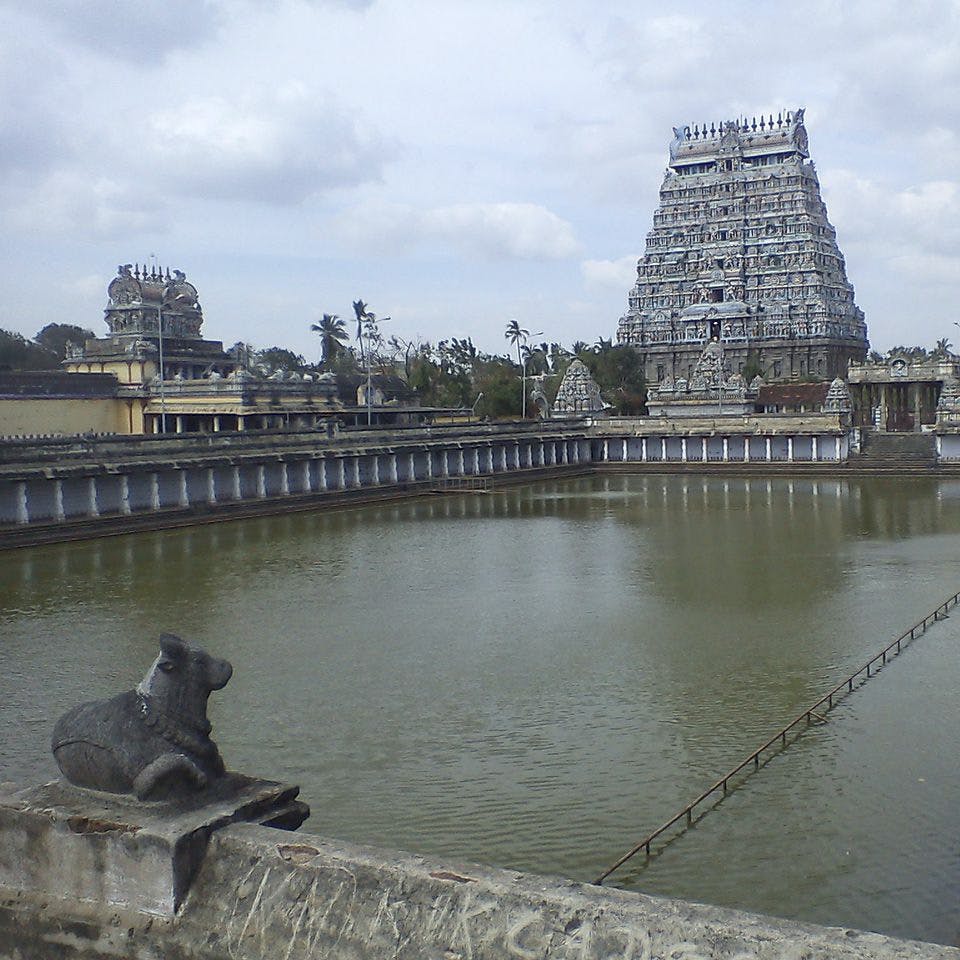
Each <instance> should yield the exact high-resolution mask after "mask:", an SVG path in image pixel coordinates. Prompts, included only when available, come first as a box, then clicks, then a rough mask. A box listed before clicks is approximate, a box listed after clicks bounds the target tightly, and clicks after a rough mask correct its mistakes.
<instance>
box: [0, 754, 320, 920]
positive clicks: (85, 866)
mask: <svg viewBox="0 0 960 960" xmlns="http://www.w3.org/2000/svg"><path fill="white" fill-rule="evenodd" d="M299 792H300V788H299V787H297V786H293V785H292V784H285V783H276V782H274V781H271V780H258V779H254V778H251V777H245V776H243V775H241V774H236V773H228V774H227V775H226V776H224V777H222V778H220V779H218V780H216V781H215V782H214V783H213V785H212V786H211V787H210V788H208V789H206V790H204V791H202V792H200V793H196V794H193V795H191V796H189V797H187V798H184V799H181V800H177V801H159V802H143V801H139V800H136V799H134V798H133V797H131V796H129V795H117V794H110V793H102V792H100V791H97V790H86V789H84V788H82V787H75V786H72V785H71V784H69V783H66V782H65V781H62V780H54V781H52V782H51V783H46V784H43V785H41V786H38V787H30V788H28V789H26V790H21V791H18V792H16V793H9V794H6V795H0V889H6V890H10V891H20V892H21V894H23V895H27V896H31V895H32V896H38V897H42V898H51V899H53V900H66V901H74V902H76V901H95V902H97V903H100V904H105V905H110V906H115V907H119V908H126V909H131V910H135V911H138V912H140V913H147V914H153V915H156V916H162V917H170V916H173V915H174V914H175V913H176V911H177V910H178V909H179V907H180V905H181V904H182V903H183V900H184V898H185V897H186V894H187V891H188V889H189V887H190V883H191V881H192V880H193V877H194V875H195V874H196V871H197V869H198V868H199V866H200V863H201V862H202V860H203V857H204V854H205V852H206V849H207V843H208V841H209V839H210V836H211V834H213V833H214V831H216V830H219V829H221V828H222V827H225V826H227V825H229V824H232V823H254V824H262V825H264V826H269V827H279V828H281V829H285V830H296V829H297V827H299V826H300V824H301V823H303V821H304V820H306V818H307V817H308V816H309V815H310V808H309V807H308V806H307V805H306V804H305V803H303V802H302V801H300V800H297V799H296V797H297V794H298V793H299Z"/></svg>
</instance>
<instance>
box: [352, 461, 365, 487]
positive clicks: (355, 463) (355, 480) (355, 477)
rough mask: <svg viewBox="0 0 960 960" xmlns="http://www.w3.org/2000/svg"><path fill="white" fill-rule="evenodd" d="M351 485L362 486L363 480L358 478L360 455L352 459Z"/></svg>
mask: <svg viewBox="0 0 960 960" xmlns="http://www.w3.org/2000/svg"><path fill="white" fill-rule="evenodd" d="M353 485H354V486H355V487H362V486H363V480H362V479H361V478H360V454H357V455H356V456H354V458H353Z"/></svg>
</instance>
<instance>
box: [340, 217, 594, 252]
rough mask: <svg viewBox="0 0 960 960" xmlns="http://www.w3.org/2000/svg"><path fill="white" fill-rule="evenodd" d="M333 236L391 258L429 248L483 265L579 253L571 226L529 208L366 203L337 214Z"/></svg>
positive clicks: (562, 220) (564, 221)
mask: <svg viewBox="0 0 960 960" xmlns="http://www.w3.org/2000/svg"><path fill="white" fill-rule="evenodd" d="M338 232H339V233H340V236H341V237H342V238H343V239H344V240H345V241H346V242H349V243H350V244H351V245H352V246H354V247H357V248H361V247H369V246H370V245H373V246H374V247H375V249H376V250H377V251H378V252H380V253H390V254H393V255H401V254H409V253H412V252H414V250H415V249H416V248H417V247H420V246H430V247H434V248H439V249H441V250H444V249H446V250H449V249H451V248H452V249H455V250H456V251H458V252H459V253H461V254H466V255H468V256H471V257H481V258H483V259H485V260H563V259H566V258H567V257H572V256H574V255H575V254H576V253H577V252H578V251H579V249H580V246H579V244H578V243H577V240H576V237H575V235H574V231H573V226H572V225H571V224H570V223H569V222H568V221H566V220H564V219H563V218H561V217H558V216H557V215H556V214H555V213H553V212H551V211H550V210H547V209H546V208H545V207H542V206H540V205H539V204H535V203H459V204H453V205H450V206H440V207H432V208H428V209H426V210H416V209H415V208H414V207H412V206H408V205H402V204H390V203H368V204H364V205H361V206H358V207H357V208H355V209H353V210H351V211H349V212H348V213H345V214H344V215H342V216H341V217H340V218H339V219H338Z"/></svg>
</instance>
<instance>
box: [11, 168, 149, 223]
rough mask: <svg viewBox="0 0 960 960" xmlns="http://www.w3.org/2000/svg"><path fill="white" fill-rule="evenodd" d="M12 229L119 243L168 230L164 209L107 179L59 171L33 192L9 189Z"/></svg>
mask: <svg viewBox="0 0 960 960" xmlns="http://www.w3.org/2000/svg"><path fill="white" fill-rule="evenodd" d="M0 198H2V199H5V200H6V210H5V219H6V222H7V226H8V227H10V228H13V229H15V230H23V231H29V232H30V233H31V234H39V235H46V236H48V237H49V236H51V235H59V236H67V237H72V238H74V240H76V238H78V237H82V238H84V239H86V240H89V239H97V240H116V239H122V238H126V237H129V236H130V234H131V233H143V232H155V231H158V230H163V229H165V228H166V226H167V220H166V217H165V215H164V213H163V211H162V208H161V205H160V204H159V203H158V202H157V200H156V199H155V198H153V197H151V196H149V195H144V194H141V193H140V192H139V191H137V190H135V189H133V188H132V187H131V186H130V185H128V184H126V183H123V182H117V181H115V180H111V179H109V178H107V177H97V178H95V179H89V178H88V177H86V176H85V175H84V174H83V173H81V172H77V171H70V170H59V171H55V172H54V173H52V174H50V175H49V176H47V177H45V178H43V179H42V180H40V181H39V182H38V183H36V184H35V185H34V186H33V187H31V188H29V189H21V190H19V191H16V192H14V191H10V190H4V191H3V192H0Z"/></svg>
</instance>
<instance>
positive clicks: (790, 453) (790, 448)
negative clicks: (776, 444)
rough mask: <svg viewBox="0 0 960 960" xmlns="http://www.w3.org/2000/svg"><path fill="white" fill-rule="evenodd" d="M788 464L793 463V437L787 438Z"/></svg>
mask: <svg viewBox="0 0 960 960" xmlns="http://www.w3.org/2000/svg"><path fill="white" fill-rule="evenodd" d="M787 462H788V463H793V437H787Z"/></svg>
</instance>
